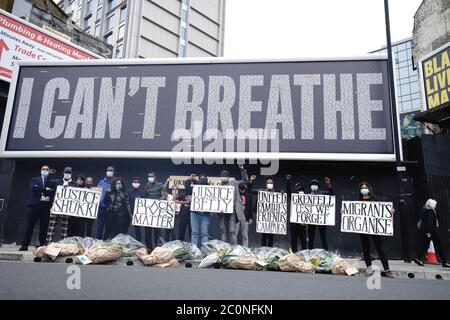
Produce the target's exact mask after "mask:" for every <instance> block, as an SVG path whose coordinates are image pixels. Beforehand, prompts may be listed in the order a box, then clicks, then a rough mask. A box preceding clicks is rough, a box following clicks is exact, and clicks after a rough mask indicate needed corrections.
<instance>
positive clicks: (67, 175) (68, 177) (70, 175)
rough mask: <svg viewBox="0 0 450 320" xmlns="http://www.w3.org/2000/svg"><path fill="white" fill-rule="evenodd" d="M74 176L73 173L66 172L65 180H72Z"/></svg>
mask: <svg viewBox="0 0 450 320" xmlns="http://www.w3.org/2000/svg"><path fill="white" fill-rule="evenodd" d="M71 178H72V174H71V173H64V180H70V179H71Z"/></svg>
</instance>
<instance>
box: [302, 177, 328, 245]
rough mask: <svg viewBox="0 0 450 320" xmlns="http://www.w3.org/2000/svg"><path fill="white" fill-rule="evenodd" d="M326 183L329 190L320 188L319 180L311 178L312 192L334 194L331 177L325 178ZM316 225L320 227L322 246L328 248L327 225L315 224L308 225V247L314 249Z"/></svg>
mask: <svg viewBox="0 0 450 320" xmlns="http://www.w3.org/2000/svg"><path fill="white" fill-rule="evenodd" d="M325 185H326V186H327V188H328V191H324V190H320V188H319V181H317V180H311V182H310V183H309V187H310V189H311V193H310V194H322V195H330V196H332V195H334V190H333V186H332V185H331V179H330V178H325ZM316 227H318V229H319V233H320V240H321V241H322V248H323V249H325V250H328V242H327V229H326V226H316V225H314V224H310V225H308V249H310V250H311V249H314V236H315V233H316Z"/></svg>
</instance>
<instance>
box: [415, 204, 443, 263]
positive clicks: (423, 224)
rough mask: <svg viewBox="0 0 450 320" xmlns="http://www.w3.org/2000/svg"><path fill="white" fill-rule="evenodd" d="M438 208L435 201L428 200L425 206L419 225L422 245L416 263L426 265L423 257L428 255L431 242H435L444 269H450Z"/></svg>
mask: <svg viewBox="0 0 450 320" xmlns="http://www.w3.org/2000/svg"><path fill="white" fill-rule="evenodd" d="M436 207H437V201H436V200H434V199H428V200H427V202H426V203H425V205H424V206H423V209H422V212H421V218H420V222H419V224H418V226H419V230H420V235H421V243H420V245H419V248H418V251H417V256H416V258H415V259H414V262H415V263H416V264H418V265H419V266H423V265H424V264H423V262H422V257H423V256H424V255H425V254H426V252H427V250H428V247H429V246H430V241H433V245H434V248H435V249H436V253H437V255H438V257H439V259H440V261H441V264H442V266H443V267H444V268H450V264H448V263H447V260H446V259H445V250H444V246H443V245H442V242H441V239H440V237H439V221H438V218H437V213H436Z"/></svg>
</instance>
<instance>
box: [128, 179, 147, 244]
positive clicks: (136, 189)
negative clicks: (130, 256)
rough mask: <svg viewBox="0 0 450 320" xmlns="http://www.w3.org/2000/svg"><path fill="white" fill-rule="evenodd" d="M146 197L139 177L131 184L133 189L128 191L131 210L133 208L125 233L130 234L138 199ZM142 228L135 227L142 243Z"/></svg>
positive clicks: (138, 239) (135, 231)
mask: <svg viewBox="0 0 450 320" xmlns="http://www.w3.org/2000/svg"><path fill="white" fill-rule="evenodd" d="M143 197H144V191H143V190H142V188H141V182H140V181H139V178H138V177H134V178H133V180H132V183H131V189H130V190H128V198H129V202H130V208H131V218H130V219H128V220H127V222H126V225H125V227H124V230H123V233H127V232H128V227H129V225H130V223H131V220H132V216H133V212H134V204H135V202H136V198H143ZM141 228H142V227H140V226H134V233H135V235H136V236H135V237H136V240H137V241H141V238H142V237H141Z"/></svg>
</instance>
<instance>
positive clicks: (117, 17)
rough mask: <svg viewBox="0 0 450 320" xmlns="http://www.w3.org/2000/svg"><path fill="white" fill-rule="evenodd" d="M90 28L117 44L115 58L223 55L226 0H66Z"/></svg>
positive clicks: (67, 6)
mask: <svg viewBox="0 0 450 320" xmlns="http://www.w3.org/2000/svg"><path fill="white" fill-rule="evenodd" d="M57 3H58V5H59V6H60V7H61V8H62V9H63V10H64V11H65V12H67V13H68V14H70V15H71V16H72V20H73V21H74V22H75V24H77V25H79V26H80V27H81V28H82V29H83V30H84V31H85V32H87V33H89V34H91V35H93V36H94V37H97V38H99V39H101V40H104V41H106V42H107V43H109V44H111V45H112V46H113V47H114V54H113V58H116V59H122V58H176V57H219V56H223V50H224V28H225V0H210V1H201V0H143V1H131V0H124V1H118V0H62V1H59V2H57Z"/></svg>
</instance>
